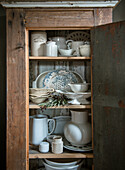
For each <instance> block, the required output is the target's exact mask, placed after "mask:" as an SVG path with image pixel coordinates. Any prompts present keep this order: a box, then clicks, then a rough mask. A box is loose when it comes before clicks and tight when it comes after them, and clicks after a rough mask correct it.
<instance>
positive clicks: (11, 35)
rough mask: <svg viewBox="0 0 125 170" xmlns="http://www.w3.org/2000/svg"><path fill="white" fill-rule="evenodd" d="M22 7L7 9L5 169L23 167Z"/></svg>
mask: <svg viewBox="0 0 125 170" xmlns="http://www.w3.org/2000/svg"><path fill="white" fill-rule="evenodd" d="M23 20H24V15H23V10H22V9H14V10H13V9H8V10H7V169H8V170H17V169H18V170H24V169H26V162H27V151H26V62H25V25H24V22H23Z"/></svg>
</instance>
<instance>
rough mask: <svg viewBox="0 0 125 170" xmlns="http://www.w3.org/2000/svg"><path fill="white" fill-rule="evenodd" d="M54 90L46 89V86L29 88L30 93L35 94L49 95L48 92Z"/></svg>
mask: <svg viewBox="0 0 125 170" xmlns="http://www.w3.org/2000/svg"><path fill="white" fill-rule="evenodd" d="M52 92H54V89H52V88H50V89H44V88H30V89H29V94H32V95H34V96H37V97H38V96H40V95H45V94H46V95H47V94H48V93H52Z"/></svg>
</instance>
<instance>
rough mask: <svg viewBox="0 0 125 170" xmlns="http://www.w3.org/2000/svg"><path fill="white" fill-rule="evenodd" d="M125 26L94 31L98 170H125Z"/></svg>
mask: <svg viewBox="0 0 125 170" xmlns="http://www.w3.org/2000/svg"><path fill="white" fill-rule="evenodd" d="M124 34H125V22H121V23H114V24H109V25H105V26H99V27H96V28H95V29H93V30H92V46H93V48H92V50H93V56H92V77H93V80H92V82H93V120H94V121H93V122H94V158H95V159H94V168H95V169H96V170H100V169H101V170H112V169H114V170H124V169H125V161H124V158H125V123H124V120H125V78H124V77H125V66H124V63H125V50H124V47H125V36H124Z"/></svg>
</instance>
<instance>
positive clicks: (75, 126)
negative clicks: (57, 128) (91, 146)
mask: <svg viewBox="0 0 125 170" xmlns="http://www.w3.org/2000/svg"><path fill="white" fill-rule="evenodd" d="M71 114H72V120H71V121H69V122H68V123H67V124H66V125H65V127H64V136H65V138H66V139H67V140H68V141H69V142H70V143H71V144H72V145H74V146H83V145H85V144H87V143H89V142H91V138H92V129H91V125H90V123H89V122H88V112H86V111H71Z"/></svg>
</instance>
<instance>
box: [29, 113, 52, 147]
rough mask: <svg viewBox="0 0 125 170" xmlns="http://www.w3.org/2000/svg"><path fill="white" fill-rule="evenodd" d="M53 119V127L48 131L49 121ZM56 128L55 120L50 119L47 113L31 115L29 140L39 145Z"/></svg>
mask: <svg viewBox="0 0 125 170" xmlns="http://www.w3.org/2000/svg"><path fill="white" fill-rule="evenodd" d="M50 121H53V128H52V130H51V132H50V133H49V132H48V123H49V122H50ZM54 129H55V120H54V119H48V118H47V117H46V116H45V115H37V116H30V120H29V141H30V143H31V144H33V145H39V144H40V143H41V142H42V141H43V140H44V139H45V138H46V137H47V136H48V135H50V134H51V133H53V131H54Z"/></svg>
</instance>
